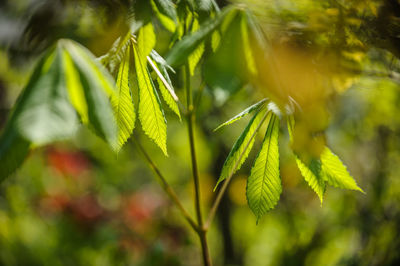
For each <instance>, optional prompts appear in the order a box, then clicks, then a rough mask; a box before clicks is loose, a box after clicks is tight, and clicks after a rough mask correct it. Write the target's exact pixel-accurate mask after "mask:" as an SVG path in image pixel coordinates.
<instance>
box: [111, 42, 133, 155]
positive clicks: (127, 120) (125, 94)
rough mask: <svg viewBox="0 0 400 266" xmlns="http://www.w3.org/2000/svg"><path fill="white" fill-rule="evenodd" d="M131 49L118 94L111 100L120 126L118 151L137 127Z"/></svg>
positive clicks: (119, 79) (121, 70)
mask: <svg viewBox="0 0 400 266" xmlns="http://www.w3.org/2000/svg"><path fill="white" fill-rule="evenodd" d="M129 51H130V47H127V49H126V51H125V55H124V58H123V60H122V62H121V64H120V66H119V70H118V75H117V93H116V94H115V97H113V98H111V104H112V105H113V110H114V114H115V118H116V121H117V125H118V146H117V151H119V150H120V149H121V147H122V146H123V145H124V144H125V142H126V141H127V140H128V139H129V137H130V136H131V134H132V131H133V128H134V127H135V119H136V114H135V110H134V106H133V102H132V96H131V91H130V87H129V63H130V52H129Z"/></svg>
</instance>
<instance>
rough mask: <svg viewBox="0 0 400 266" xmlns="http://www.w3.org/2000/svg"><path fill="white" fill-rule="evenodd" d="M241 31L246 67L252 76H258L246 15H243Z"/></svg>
mask: <svg viewBox="0 0 400 266" xmlns="http://www.w3.org/2000/svg"><path fill="white" fill-rule="evenodd" d="M240 29H241V32H242V42H243V52H244V56H245V59H246V65H247V68H248V70H249V72H250V74H251V75H253V76H255V75H257V68H256V63H255V61H254V57H253V51H252V47H251V45H250V39H249V31H248V28H247V19H246V16H245V14H242V17H241V20H240Z"/></svg>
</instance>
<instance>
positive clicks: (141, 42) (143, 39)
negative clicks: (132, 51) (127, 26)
mask: <svg viewBox="0 0 400 266" xmlns="http://www.w3.org/2000/svg"><path fill="white" fill-rule="evenodd" d="M155 44H156V35H155V34H154V29H153V24H152V23H147V24H146V25H144V26H143V27H141V28H140V29H139V33H138V38H137V46H138V53H139V55H140V56H141V60H142V61H144V62H146V57H147V56H148V55H149V54H150V53H151V50H153V48H154V46H155Z"/></svg>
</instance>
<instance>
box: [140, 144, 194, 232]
mask: <svg viewBox="0 0 400 266" xmlns="http://www.w3.org/2000/svg"><path fill="white" fill-rule="evenodd" d="M132 142H133V143H135V145H136V148H137V149H138V150H139V151H140V152H141V153H142V154H143V157H144V158H145V160H146V162H147V163H148V164H149V166H150V168H151V169H153V171H154V172H155V174H156V176H157V177H158V179H159V181H160V183H161V187H162V188H163V189H164V191H165V192H166V193H167V195H168V196H169V198H170V199H171V200H172V202H173V203H175V205H176V206H177V207H178V209H179V210H180V212H181V213H182V215H183V217H184V218H185V219H186V221H187V222H188V223H189V225H190V226H191V227H192V228H193V230H195V231H196V232H199V231H200V230H199V228H198V226H197V225H196V222H195V221H194V220H193V219H192V217H190V215H189V213H188V212H187V211H186V210H185V208H184V207H183V205H182V203H181V202H180V200H179V198H178V196H177V195H176V193H175V191H174V190H173V189H172V187H171V186H170V185H169V184H168V182H167V180H166V179H165V177H164V176H163V175H162V174H161V171H160V169H158V167H157V166H156V164H155V163H154V162H153V160H152V159H151V157H150V156H149V155H148V154H147V152H146V150H145V149H144V148H143V147H142V145H141V144H140V143H139V142H137V141H136V140H135V139H134V138H132Z"/></svg>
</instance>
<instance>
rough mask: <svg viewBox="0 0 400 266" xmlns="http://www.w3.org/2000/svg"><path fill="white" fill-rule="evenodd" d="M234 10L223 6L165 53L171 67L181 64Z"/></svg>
mask: <svg viewBox="0 0 400 266" xmlns="http://www.w3.org/2000/svg"><path fill="white" fill-rule="evenodd" d="M234 10H235V9H232V8H230V7H228V8H225V9H224V10H222V11H221V12H220V13H218V14H217V15H216V16H215V17H214V18H211V19H209V20H207V21H206V22H205V23H203V24H202V25H201V26H200V29H199V30H198V31H196V32H194V33H192V34H190V35H187V36H185V37H183V38H182V40H181V41H179V42H178V43H177V44H176V45H175V46H174V47H172V49H171V50H170V51H169V53H168V54H167V56H166V60H167V62H168V64H169V65H171V66H173V67H176V66H179V65H181V64H183V63H184V62H185V61H186V59H187V58H188V57H189V55H191V54H192V53H193V52H194V51H195V50H196V48H197V47H198V46H199V45H200V44H201V43H202V42H203V41H204V40H205V39H206V38H207V37H208V36H209V35H210V34H211V33H212V32H213V31H214V30H215V28H216V27H218V25H220V24H221V22H222V21H223V19H224V17H225V16H226V15H227V14H229V12H231V11H234Z"/></svg>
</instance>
